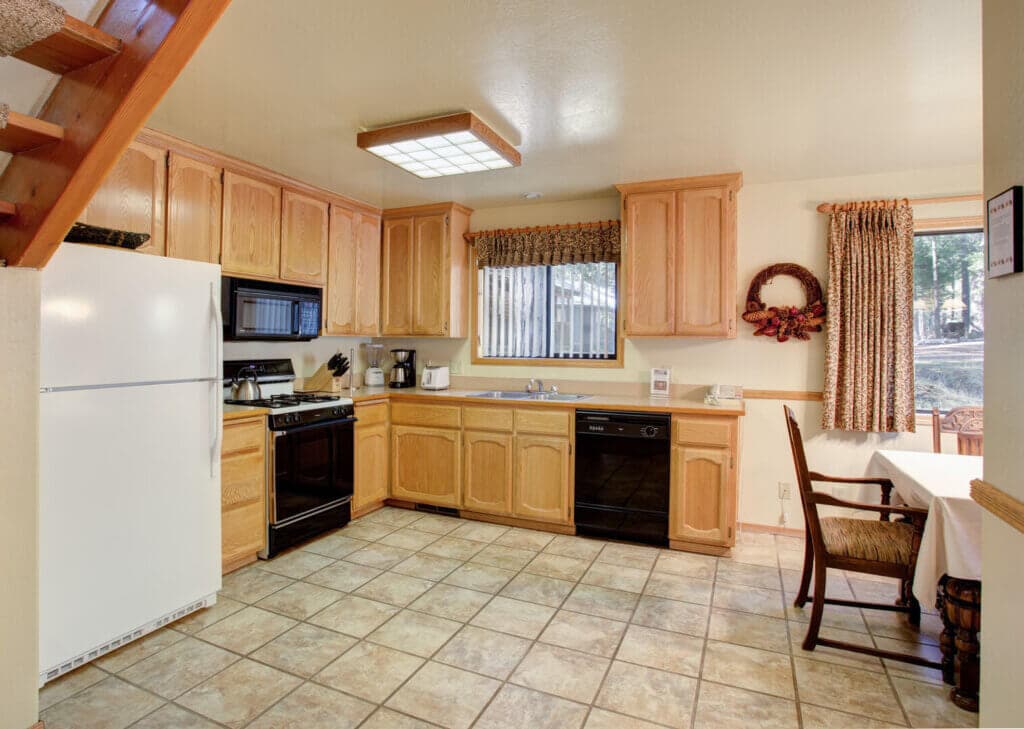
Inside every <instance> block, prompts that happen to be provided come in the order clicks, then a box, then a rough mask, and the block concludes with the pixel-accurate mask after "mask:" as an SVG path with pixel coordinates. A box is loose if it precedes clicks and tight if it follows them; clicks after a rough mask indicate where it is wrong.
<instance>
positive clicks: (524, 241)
mask: <svg viewBox="0 0 1024 729" xmlns="http://www.w3.org/2000/svg"><path fill="white" fill-rule="evenodd" d="M468 237H470V238H471V239H472V240H473V242H474V244H475V245H476V261H477V266H478V267H480V268H484V267H487V266H539V265H557V264H559V263H618V261H619V251H620V250H621V247H622V241H621V236H620V234H619V221H617V220H607V221H602V222H599V223H579V224H577V225H550V226H542V227H539V228H515V229H511V230H484V231H480V232H476V233H470V234H469V236H468Z"/></svg>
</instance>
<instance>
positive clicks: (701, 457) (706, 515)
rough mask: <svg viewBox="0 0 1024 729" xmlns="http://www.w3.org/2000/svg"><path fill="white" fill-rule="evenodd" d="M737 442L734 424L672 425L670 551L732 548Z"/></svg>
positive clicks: (687, 419)
mask: <svg viewBox="0 0 1024 729" xmlns="http://www.w3.org/2000/svg"><path fill="white" fill-rule="evenodd" d="M737 438H738V423H737V420H736V418H731V417H691V416H675V417H674V418H673V419H672V490H671V504H670V507H669V539H670V540H672V541H673V545H672V546H674V547H681V548H684V549H685V548H686V547H687V546H691V547H693V548H694V549H697V550H698V551H700V550H701V548H702V547H710V548H712V550H710V551H714V548H718V549H722V550H724V549H727V548H729V547H731V546H732V545H733V544H735V543H736V472H737V463H736V460H737V459H736V455H737V453H738V443H737ZM675 542H681V544H676V543H675Z"/></svg>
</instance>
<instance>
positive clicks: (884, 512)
mask: <svg viewBox="0 0 1024 729" xmlns="http://www.w3.org/2000/svg"><path fill="white" fill-rule="evenodd" d="M783 408H784V410H785V414H786V426H787V428H788V429H789V444H790V447H791V448H792V450H793V463H794V465H795V466H796V475H797V481H798V483H799V486H800V501H801V503H802V505H803V511H804V522H805V524H806V543H805V546H804V569H803V574H802V575H801V578H800V589H799V591H798V593H797V597H796V600H795V601H794V602H793V604H794V605H795V606H796V607H803V606H804V605H806V604H807V603H808V602H810V603H811V620H810V624H809V625H808V626H807V635H806V636H805V637H804V642H803V648H804V650H807V651H813V650H814V649H815V647H816V646H819V645H823V646H828V647H830V648H840V649H843V650H848V651H854V652H856V653H866V654H868V655H872V656H877V657H879V658H889V659H892V660H897V661H906V662H908V663H915V664H917V665H921V666H928V667H930V668H941V666H940V664H938V663H935V662H933V661H929V660H926V659H924V658H920V657H918V656H913V655H907V654H904V653H896V652H894V651H886V650H880V649H877V648H872V647H867V646H862V645H856V644H854V643H847V642H845V641H841V640H833V639H831V638H822V637H820V636H819V635H818V633H819V631H820V630H821V618H822V614H823V613H824V609H825V605H845V606H848V607H857V608H867V609H870V610H895V611H899V612H905V613H907V618H908V621H909V622H910V624H911V625H920V623H921V606H920V604H918V602H917V600H916V599H915V598H914V595H913V593H912V592H911V590H910V585H911V584H912V583H913V581H914V570H915V568H916V567H917V553H918V549H919V548H920V546H921V534H922V533H923V532H924V523H925V519H926V518H927V516H928V512H927V511H926V510H925V509H916V508H913V507H909V506H893V505H892V504H891V498H892V489H893V485H892V482H891V481H890V480H888V479H885V478H839V477H836V476H825V475H824V474H821V473H816V472H814V471H810V470H808V468H807V459H806V457H805V455H804V443H803V437H802V436H801V434H800V425H799V424H798V423H797V421H796V416H795V415H794V414H793V411H792V409H790V408H789V407H788V406H783ZM815 481H820V482H824V483H846V484H858V485H870V484H874V485H877V486H879V487H880V488H881V491H882V497H881V503H878V504H862V503H858V502H854V501H845V500H843V499H838V498H836V497H834V496H832V495H831V494H826V493H822V492H819V491H815V490H814V488H813V486H812V484H813V482H815ZM819 506H837V507H842V508H847V509H854V510H857V511H873V512H876V513H878V515H879V518H878V519H877V520H873V519H858V518H848V517H841V516H825V517H823V516H820V515H819V514H818V507H819ZM890 516H896V517H899V518H898V519H897V520H891V519H890ZM829 568H834V569H841V570H847V571H849V572H861V573H865V574H871V575H880V576H884V577H895V578H897V579H899V580H900V599H899V600H897V601H896V603H895V604H892V605H886V604H879V603H871V602H859V601H856V600H839V599H833V598H829V597H826V596H825V579H826V575H827V571H828V569H829ZM812 574H813V577H814V595H813V596H811V595H809V594H808V590H809V589H810V584H811V576H812Z"/></svg>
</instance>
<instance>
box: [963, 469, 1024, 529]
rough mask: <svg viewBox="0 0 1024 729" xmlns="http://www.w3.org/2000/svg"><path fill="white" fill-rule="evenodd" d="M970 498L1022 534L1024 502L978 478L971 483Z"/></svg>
mask: <svg viewBox="0 0 1024 729" xmlns="http://www.w3.org/2000/svg"><path fill="white" fill-rule="evenodd" d="M971 498H972V499H974V500H975V501H976V502H977V503H979V504H980V505H981V506H982V507H984V508H985V509H986V510H987V511H988V512H990V513H992V514H994V515H995V516H997V517H999V518H1000V519H1002V520H1003V521H1005V522H1006V523H1007V524H1009V525H1010V526H1012V527H1013V528H1014V529H1016V530H1017V531H1019V532H1024V502H1022V501H1020V500H1019V499H1016V498H1014V497H1013V496H1010V495H1009V494H1008V493H1006V492H1005V491H1003V490H1002V489H1000V488H999V487H998V486H993V485H992V484H990V483H989V482H988V481H982V480H981V479H980V478H976V479H974V480H973V481H971Z"/></svg>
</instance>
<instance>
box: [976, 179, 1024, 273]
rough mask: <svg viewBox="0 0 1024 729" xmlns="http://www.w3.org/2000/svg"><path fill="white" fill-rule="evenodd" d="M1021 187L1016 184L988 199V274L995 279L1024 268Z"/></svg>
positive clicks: (1023, 209)
mask: <svg viewBox="0 0 1024 729" xmlns="http://www.w3.org/2000/svg"><path fill="white" fill-rule="evenodd" d="M1021 192H1022V187H1021V186H1020V185H1015V186H1014V187H1011V188H1010V189H1009V190H1007V191H1006V192H1002V193H1000V194H998V195H996V196H995V197H994V198H992V199H991V200H989V201H988V207H987V211H986V212H987V214H988V218H987V219H988V225H986V226H985V227H986V242H987V245H986V250H987V251H988V260H987V264H988V277H989V278H996V277H997V276H1005V275H1006V274H1008V273H1020V272H1021V271H1022V270H1024V251H1022V246H1021V219H1022V215H1024V201H1022V200H1021V197H1022V195H1021Z"/></svg>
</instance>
